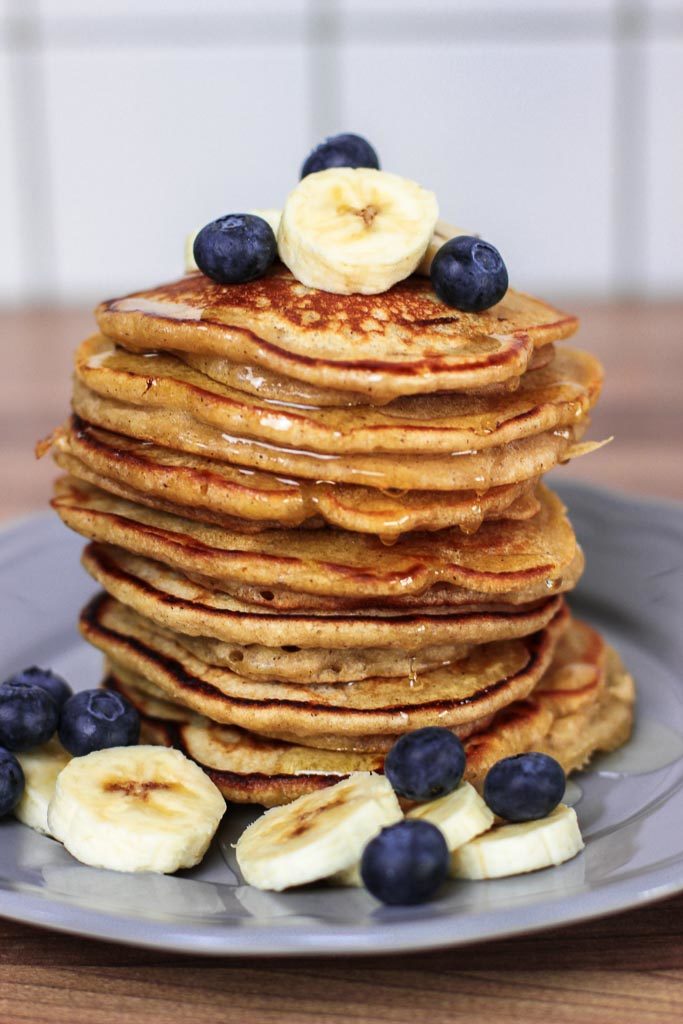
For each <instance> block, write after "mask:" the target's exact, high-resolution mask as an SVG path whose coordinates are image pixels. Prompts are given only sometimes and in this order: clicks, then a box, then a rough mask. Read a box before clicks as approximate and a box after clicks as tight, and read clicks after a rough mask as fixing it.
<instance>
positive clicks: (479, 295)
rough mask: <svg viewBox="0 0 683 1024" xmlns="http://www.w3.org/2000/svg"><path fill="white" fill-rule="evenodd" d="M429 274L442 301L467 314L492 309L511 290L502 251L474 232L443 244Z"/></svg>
mask: <svg viewBox="0 0 683 1024" xmlns="http://www.w3.org/2000/svg"><path fill="white" fill-rule="evenodd" d="M429 276H430V278H431V281H432V287H433V288H434V291H435V292H436V294H437V295H438V296H439V298H440V299H441V301H442V302H445V303H446V305H448V306H453V308H454V309H460V310H462V311H463V313H481V311H482V310H484V309H490V307H491V306H495V304H496V303H497V302H500V300H501V299H502V298H503V296H504V295H505V292H506V291H507V289H508V272H507V269H506V267H505V264H504V263H503V258H502V256H501V255H500V253H499V252H498V250H497V249H495V248H494V247H493V246H492V245H489V243H488V242H483V241H482V240H481V238H473V237H472V236H471V235H458V236H456V238H451V239H450V240H449V241H448V242H446V243H445V244H444V245H442V246H441V248H440V249H439V251H438V252H437V254H436V256H435V257H434V259H433V261H432V268H431V270H430V272H429Z"/></svg>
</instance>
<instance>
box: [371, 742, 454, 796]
mask: <svg viewBox="0 0 683 1024" xmlns="http://www.w3.org/2000/svg"><path fill="white" fill-rule="evenodd" d="M464 771H465V750H464V748H463V745H462V743H461V742H460V740H459V739H458V737H457V736H455V735H454V734H453V733H452V732H451V731H450V730H449V729H441V728H439V727H438V726H435V725H430V726H427V727H426V728H425V729H415V731H414V732H408V733H406V734H405V736H401V738H400V739H398V740H397V741H396V743H394V745H393V747H392V748H391V750H390V751H389V753H388V754H387V757H386V760H385V762H384V774H385V775H386V777H387V778H388V779H389V782H390V783H391V785H392V786H393V787H394V790H395V792H396V793H398V794H399V796H404V797H407V799H408V800H422V801H424V800H435V799H436V798H437V797H439V796H445V795H446V794H447V793H451V792H452V791H453V790H454V789H455V788H456V786H458V785H459V784H460V781H461V779H462V776H463V772H464Z"/></svg>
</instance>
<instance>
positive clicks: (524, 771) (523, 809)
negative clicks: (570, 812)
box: [484, 751, 567, 821]
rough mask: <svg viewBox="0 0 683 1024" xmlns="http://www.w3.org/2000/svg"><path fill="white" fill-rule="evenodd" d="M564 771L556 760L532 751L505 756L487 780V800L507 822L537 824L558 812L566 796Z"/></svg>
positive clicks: (485, 792)
mask: <svg viewBox="0 0 683 1024" xmlns="http://www.w3.org/2000/svg"><path fill="white" fill-rule="evenodd" d="M566 781H567V780H566V777H565V774H564V769H563V768H562V765H560V764H559V763H558V762H557V761H556V760H555V758H554V757H550V756H549V755H548V754H539V753H538V752H536V751H532V752H531V753H528V754H515V755H514V757H504V758H503V760H502V761H498V762H497V763H496V764H494V766H493V768H491V769H490V770H489V772H488V775H487V776H486V779H485V781H484V800H485V801H486V803H487V804H488V805H489V807H490V808H491V810H492V811H493V813H494V814H497V815H498V816H499V817H501V818H505V819H506V821H534V820H535V819H536V818H545V817H547V815H548V814H550V813H551V812H552V811H554V810H555V808H556V807H557V805H558V804H559V803H560V801H561V800H562V797H563V796H564V789H565V785H566Z"/></svg>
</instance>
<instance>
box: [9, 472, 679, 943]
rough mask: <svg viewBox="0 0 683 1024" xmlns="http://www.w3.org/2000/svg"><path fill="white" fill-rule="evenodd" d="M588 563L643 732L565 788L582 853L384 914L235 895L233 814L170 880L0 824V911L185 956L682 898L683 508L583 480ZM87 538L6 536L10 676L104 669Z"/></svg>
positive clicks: (355, 897) (469, 932) (515, 922)
mask: <svg viewBox="0 0 683 1024" xmlns="http://www.w3.org/2000/svg"><path fill="white" fill-rule="evenodd" d="M560 490H561V493H562V495H563V497H564V499H565V500H566V501H567V504H568V505H569V507H570V511H571V515H572V519H573V521H574V524H575V526H576V531H577V534H578V535H579V539H580V540H581V543H582V544H583V546H584V549H585V552H586V556H587V570H586V574H585V576H584V579H583V581H582V583H581V586H580V587H579V589H578V590H577V592H576V594H575V595H574V597H573V601H572V603H573V606H574V608H575V609H576V611H577V613H578V614H580V615H583V616H584V617H585V618H587V619H588V620H589V621H590V622H592V623H594V624H595V625H596V626H598V627H599V628H600V629H602V630H604V632H605V633H606V635H607V636H608V638H609V639H610V640H611V641H612V642H613V643H614V644H615V645H616V646H617V648H618V649H619V651H620V652H621V654H622V655H623V657H624V658H625V660H626V662H627V664H628V665H629V667H630V668H631V669H632V671H633V672H634V674H635V676H636V679H637V683H638V691H639V698H640V703H639V710H638V715H637V728H636V732H635V736H634V738H633V739H632V741H631V742H630V743H629V744H628V746H627V747H625V748H624V749H623V750H622V751H619V752H617V753H616V754H613V755H609V756H607V757H601V758H599V759H596V760H595V762H594V763H593V765H592V766H591V770H590V771H587V772H583V773H581V774H579V775H577V776H575V779H574V781H573V782H571V783H570V785H569V789H568V798H569V799H573V800H574V801H575V802H576V807H577V812H578V815H579V819H580V822H581V828H582V830H583V834H584V837H585V838H586V842H587V845H586V850H585V852H584V853H583V854H581V855H580V856H579V857H577V858H575V859H574V860H573V861H570V862H569V863H567V864H565V865H563V866H562V867H560V868H555V869H549V870H546V871H541V872H538V873H536V874H534V875H526V876H521V877H518V878H512V879H505V880H499V881H491V882H461V883H454V882H452V883H449V884H448V885H447V886H446V887H445V889H444V891H443V893H442V895H440V897H439V898H438V899H436V900H434V901H433V902H431V903H429V904H426V905H423V906H420V907H413V908H407V909H403V908H383V907H380V906H378V904H377V903H376V902H375V901H374V900H373V899H372V898H371V897H370V896H368V895H367V894H366V893H365V892H364V891H360V890H348V889H332V888H327V887H325V886H323V885H320V886H317V887H310V888H307V889H303V890H299V891H293V892H290V893H285V894H281V895H276V894H272V893H263V892H259V891H257V890H256V889H252V888H250V887H248V886H245V885H242V884H241V882H240V879H239V877H238V875H237V873H236V869H235V863H234V858H233V856H232V851H231V848H230V844H231V842H234V841H235V839H236V838H237V836H238V835H239V833H240V831H241V829H242V827H243V826H244V824H245V823H246V822H247V821H248V820H250V818H251V816H252V815H251V814H250V812H249V810H247V809H230V810H229V811H228V814H227V816H226V821H225V823H224V826H223V828H222V831H221V833H220V835H219V837H218V838H217V840H216V842H215V843H214V846H213V848H212V850H211V851H210V853H209V855H208V857H207V858H206V860H205V861H204V863H203V864H202V866H201V868H199V869H197V870H195V871H192V872H187V873H185V874H180V875H176V876H174V877H165V876H158V875H125V874H117V873H115V872H108V871H99V870H95V869H93V868H88V867H84V866H82V865H80V864H78V863H77V862H76V861H74V860H73V859H72V858H71V857H70V856H69V854H67V853H66V851H65V850H64V849H63V848H62V847H61V846H60V845H59V844H58V843H56V842H54V841H52V840H50V839H46V838H44V837H42V836H39V835H37V834H36V833H34V832H32V831H31V830H30V829H28V828H26V827H25V826H23V825H20V824H18V823H16V822H14V821H7V820H6V821H4V822H1V823H0V914H1V915H4V916H6V917H12V918H16V919H17V920H21V921H26V922H30V923H31V924H38V925H44V926H46V927H49V928H56V929H59V930H62V931H68V932H76V933H79V934H83V935H89V936H97V937H100V938H107V939H112V940H115V941H120V942H129V943H135V944H138V945H144V946H153V947H158V948H163V949H171V950H178V951H185V952H192V953H218V954H222V953H230V954H251V955H261V954H269V955H273V954H275V955H277V954H280V955H288V954H295V953H307V954H329V953H342V952H343V953H379V952H391V951H394V950H396V951H398V950H403V951H405V950H412V949H424V948H428V947H436V946H447V945H456V944H459V943H465V942H474V941H478V940H482V939H491V938H498V937H500V936H503V935H511V934H515V933H519V932H526V931H530V930H532V929H536V928H543V927H546V926H550V925H557V924H568V923H570V922H573V921H578V920H581V919H584V918H588V917H594V916H597V915H600V914H607V913H609V912H611V911H615V910H622V909H625V908H627V907H633V906H636V905H637V904H640V903H645V902H648V901H651V900H654V899H658V898H660V897H662V896H666V895H667V894H671V893H674V892H678V891H680V890H683V827H682V826H681V821H683V686H682V685H681V671H680V670H681V664H682V663H683V658H682V657H681V655H682V653H683V650H682V649H683V641H682V635H683V629H682V628H681V623H682V622H683V569H682V565H681V559H682V555H681V552H682V551H683V512H682V509H681V507H680V506H677V505H673V504H670V505H665V504H654V503H649V502H644V501H634V500H627V499H625V498H622V497H618V496H616V495H612V494H608V493H606V492H603V491H597V490H594V489H592V488H588V487H581V486H577V485H570V486H564V487H562V488H560ZM81 546H82V542H81V540H80V539H79V538H78V537H76V536H74V535H72V534H70V533H68V532H67V531H66V530H65V529H64V528H63V527H62V526H61V525H60V524H59V523H58V521H57V519H56V517H47V516H45V517H42V516H41V517H39V518H35V519H32V520H28V521H25V522H23V523H20V524H18V525H16V526H14V527H11V528H10V529H8V530H7V531H5V532H4V533H3V534H1V535H0V578H1V581H2V585H1V587H0V594H1V597H0V607H1V609H2V610H1V612H0V635H1V637H2V644H1V646H0V651H1V652H2V662H1V665H0V670H1V672H2V677H3V678H4V677H5V676H6V675H8V674H9V673H10V672H12V671H14V670H17V669H20V668H23V667H25V666H26V665H30V664H42V665H49V666H52V667H53V668H54V669H55V670H56V671H58V672H61V673H63V674H64V675H65V676H66V677H67V678H69V679H70V680H72V681H73V683H74V684H75V685H76V686H93V685H95V684H96V683H97V682H98V681H99V677H100V658H99V655H98V654H96V653H95V652H94V651H92V650H90V649H89V648H88V647H87V646H86V645H85V644H84V643H83V642H82V641H80V640H79V638H78V635H77V632H76V626H75V620H76V613H77V610H78V609H79V608H80V606H81V604H82V603H83V602H84V601H85V599H86V598H87V597H88V595H89V594H90V593H91V592H92V589H93V585H92V581H91V580H90V579H89V578H87V577H86V576H85V574H84V573H83V572H82V570H81V569H80V568H79V565H78V556H79V551H80V548H81Z"/></svg>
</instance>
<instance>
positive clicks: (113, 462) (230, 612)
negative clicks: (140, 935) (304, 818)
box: [52, 170, 633, 806]
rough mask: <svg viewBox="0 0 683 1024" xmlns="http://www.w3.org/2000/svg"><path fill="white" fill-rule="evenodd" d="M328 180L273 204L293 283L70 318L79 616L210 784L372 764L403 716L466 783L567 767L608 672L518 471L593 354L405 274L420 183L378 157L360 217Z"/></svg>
mask: <svg viewBox="0 0 683 1024" xmlns="http://www.w3.org/2000/svg"><path fill="white" fill-rule="evenodd" d="M325 173H326V175H327V177H326V179H325V180H326V181H328V182H329V183H330V188H331V189H333V190H334V191H333V192H331V193H330V197H329V202H328V203H327V205H325V202H324V201H322V200H321V197H320V195H317V196H316V197H313V198H311V197H309V199H310V201H309V202H299V201H297V202H288V204H287V206H286V207H285V210H284V212H283V215H282V218H281V219H280V220H279V231H278V242H279V245H280V252H281V255H282V256H283V259H284V260H285V262H286V263H287V265H288V267H292V268H294V270H295V272H296V274H297V276H294V274H293V273H292V271H291V270H290V269H287V267H285V266H284V265H283V264H276V265H275V267H274V268H272V269H271V271H269V272H268V273H267V274H266V276H265V277H263V278H261V279H259V280H256V281H252V282H250V283H248V284H239V285H220V284H216V283H214V282H213V281H211V280H209V279H208V278H207V277H205V276H203V275H202V274H200V273H198V272H193V273H190V274H189V275H187V276H185V277H184V278H182V279H181V280H179V281H174V282H172V283H170V284H167V285H162V286H160V287H158V288H153V289H151V290H148V291H142V292H138V293H136V294H133V295H129V296H126V297H124V298H119V299H115V300H112V301H109V302H105V303H104V304H102V305H101V306H100V307H99V308H98V309H97V312H96V316H97V323H98V333H96V334H94V335H93V336H92V337H90V338H88V339H87V340H86V341H84V342H83V343H82V344H81V346H80V348H79V349H78V351H77V353H76V361H75V379H74V391H73V402H72V409H73V414H72V416H71V418H70V419H69V421H68V422H67V423H65V424H64V426H63V427H62V428H60V429H59V430H58V431H56V432H55V435H54V437H53V439H52V446H53V453H54V458H55V460H56V462H57V464H58V465H59V466H60V468H61V469H62V470H64V473H65V475H64V476H63V477H62V478H61V479H60V480H59V481H58V483H57V487H56V494H55V498H54V501H53V505H54V507H55V509H56V510H57V512H58V513H59V515H60V516H61V518H62V519H63V520H64V522H65V523H66V524H67V525H68V526H69V527H71V528H72V529H74V530H76V531H77V532H78V533H80V534H82V535H83V536H84V537H86V538H88V540H89V542H90V543H89V545H88V547H87V548H86V550H85V553H84V556H83V563H84V565H85V568H86V569H87V571H88V572H89V573H90V574H91V575H92V576H93V577H94V578H95V579H96V580H97V581H98V583H99V584H100V585H101V587H102V588H103V589H102V592H101V593H100V594H99V595H98V596H97V597H95V599H94V600H93V601H92V602H91V603H90V604H89V605H88V607H87V608H86V609H84V611H83V613H82V618H81V629H82V632H83V635H84V636H85V637H86V639H87V640H88V641H89V642H90V643H92V644H94V645H95V646H96V647H98V648H100V649H101V650H102V651H103V652H104V654H105V656H106V660H107V679H106V683H107V685H108V686H110V687H114V688H116V689H118V690H119V691H121V692H122V693H124V694H125V695H126V696H127V697H128V698H129V699H130V700H131V701H132V702H133V703H134V704H135V705H136V706H137V708H138V709H139V710H140V712H141V715H142V717H143V721H144V737H145V739H146V741H147V742H150V741H151V742H155V743H164V744H169V745H174V746H176V747H178V748H180V749H181V750H183V751H184V752H185V753H186V754H187V755H188V756H190V757H191V758H193V759H194V760H195V761H196V762H197V763H199V764H200V765H201V766H202V767H203V768H204V769H205V770H206V772H207V773H208V774H209V775H210V777H211V778H212V779H213V780H214V781H215V783H216V784H217V786H218V787H219V788H220V790H221V791H222V793H223V794H224V795H225V796H226V797H227V798H228V799H229V800H233V801H241V802H256V803H260V804H262V805H264V806H275V805H279V804H283V803H287V802H288V801H291V800H293V799H295V798H297V797H299V796H301V795H303V794H306V793H311V792H312V791H315V790H318V789H322V788H324V787H326V786H328V785H330V784H333V783H336V782H339V781H340V780H341V779H343V778H345V777H347V776H348V775H349V774H351V773H353V772H373V773H376V772H381V770H382V765H383V759H384V755H385V753H386V751H387V750H388V749H389V748H390V747H391V745H392V743H393V742H394V741H395V739H396V738H397V737H398V736H400V735H401V734H403V733H405V732H407V731H410V730H412V729H415V728H417V727H420V726H424V725H440V726H444V727H446V728H449V729H452V730H453V731H454V732H455V733H457V735H459V736H460V737H461V738H462V739H463V742H464V743H465V746H466V748H467V755H468V759H467V765H468V767H467V774H466V779H467V780H468V781H469V782H470V783H471V784H472V785H474V787H480V786H481V784H482V782H483V778H484V776H485V774H486V771H487V769H488V767H490V765H491V764H493V763H494V762H495V761H497V760H498V759H499V758H501V757H503V756H506V755H509V754H513V753H516V752H520V751H525V750H529V749H534V750H542V751H547V752H549V753H551V754H553V756H555V757H556V758H558V760H559V761H560V762H561V763H562V764H563V766H564V767H565V768H566V769H567V770H568V771H569V770H572V769H574V768H577V767H580V766H582V765H584V764H585V763H586V761H587V760H588V759H589V758H590V756H591V754H592V753H593V752H594V751H596V750H607V749H611V748H613V747H615V746H617V745H619V744H621V743H622V742H624V741H625V739H626V738H627V736H628V734H629V731H630V728H631V720H632V705H633V684H632V682H631V680H630V677H629V676H628V674H627V673H626V672H625V671H624V669H623V667H622V666H621V664H620V663H619V661H618V658H617V657H616V655H615V654H614V652H613V651H611V650H610V649H609V648H607V647H606V645H605V643H604V642H603V641H602V639H601V638H600V637H599V636H598V635H597V634H596V633H595V632H594V631H593V630H592V629H589V628H588V627H587V626H585V625H583V624H581V623H579V622H577V621H575V620H572V619H571V617H570V615H569V612H568V610H567V606H566V604H565V600H564V595H565V594H566V593H567V592H568V591H569V590H571V588H572V587H573V586H574V585H575V584H576V582H577V580H578V578H579V576H580V574H581V571H582V568H583V556H582V553H581V550H580V548H579V547H578V545H577V543H576V539H575V536H574V533H573V530H572V527H571V524H570V523H569V520H568V519H567V516H566V513H565V509H564V508H563V506H562V504H561V502H560V501H559V500H558V498H557V497H556V496H555V495H554V494H553V493H552V491H550V490H549V489H548V488H547V487H546V486H544V485H543V484H542V483H541V482H540V478H541V476H542V475H543V474H544V473H546V472H547V471H548V470H550V469H552V468H553V467H554V466H556V465H557V464H558V463H563V462H566V461H567V460H569V459H571V458H573V457H575V456H578V455H582V454H584V453H585V452H586V451H589V450H590V449H591V448H592V447H595V446H594V445H593V444H591V443H587V442H585V441H583V440H582V437H583V434H584V431H585V430H586V427H587V425H588V418H589V414H590V410H591V408H592V406H593V405H594V403H595V402H596V400H597V398H598V394H599V391H600V387H601V382H602V372H601V368H600V366H599V364H598V362H597V361H596V360H595V359H594V358H593V357H592V356H590V355H589V354H587V353H585V352H582V351H580V350H578V349H574V348H570V347H568V346H566V345H562V346H558V347H557V349H556V347H555V343H556V342H561V341H564V340H565V339H567V338H568V337H569V336H570V335H572V334H574V332H575V331H576V328H577V321H576V319H575V318H574V317H572V316H569V315H567V314H565V313H562V312H560V311H558V310H557V309H554V308H553V307H552V306H549V305H547V304H546V303H544V302H542V301H540V300H538V299H535V298H532V297H530V296H528V295H524V294H521V293H519V292H516V291H514V290H509V291H508V293H507V294H506V295H505V297H504V299H503V300H502V301H501V302H500V303H499V304H498V305H496V306H494V307H493V308H491V309H489V310H486V311H485V312H482V313H463V312H459V311H457V310H454V309H452V308H451V307H449V306H446V305H444V304H443V303H442V302H441V301H440V300H439V299H438V298H437V297H436V295H435V294H434V292H433V290H432V288H431V285H430V282H429V279H428V278H427V277H425V276H422V275H421V274H420V273H415V274H410V275H409V276H407V277H406V273H408V270H409V269H410V267H412V268H417V269H418V271H419V270H420V269H421V270H424V268H425V260H427V261H428V258H429V253H430V238H431V237H432V230H433V228H434V221H435V218H436V209H435V207H432V205H431V204H430V201H429V200H428V199H425V198H424V195H428V194H426V193H425V194H424V195H420V194H418V193H415V192H414V191H411V190H410V189H408V191H407V192H405V190H402V186H401V181H402V179H398V178H395V176H386V177H387V178H391V181H390V182H389V183H388V184H387V186H386V187H387V189H388V192H387V193H386V194H385V193H383V192H382V187H380V185H377V187H376V190H375V192H373V194H372V196H370V197H365V199H363V202H365V204H366V205H365V206H364V207H363V210H362V211H361V213H363V217H364V231H363V233H361V234H360V235H359V233H358V231H356V229H355V227H354V223H356V222H357V218H356V222H354V223H351V224H350V223H349V216H350V215H349V213H348V209H349V208H350V206H349V204H350V205H353V203H352V199H353V202H354V203H356V205H358V203H359V202H361V199H357V198H353V197H351V198H349V196H348V188H347V183H346V180H345V172H344V171H343V170H340V171H339V172H338V180H337V175H336V174H335V173H333V172H330V171H328V172H325ZM311 177H312V178H317V177H318V176H317V175H312V176H311ZM307 181H308V179H304V182H302V183H301V185H300V186H299V189H301V188H306V189H307V188H309V185H306V182H307ZM406 184H407V185H411V183H406ZM345 189H347V191H345ZM404 192H405V194H404ZM340 196H342V197H346V198H345V199H344V202H343V203H342V201H341V199H340V198H339V197H340ZM335 197H336V198H335ZM324 198H325V197H324V196H323V200H324ZM361 198H362V197H361ZM314 200H315V201H314ZM347 200H348V202H347ZM316 204H318V205H316ZM344 204H346V205H344ZM356 212H357V211H356ZM273 217H274V218H276V219H277V214H273ZM439 231H441V232H442V234H441V235H438V232H439ZM404 235H405V238H404V237H403V236H404ZM442 235H443V227H441V228H439V227H437V236H438V237H436V238H435V240H434V241H433V243H432V248H433V247H434V246H436V245H437V244H440V242H441V241H442ZM368 236H369V237H368ZM401 239H403V242H401ZM399 243H401V244H399ZM406 252H409V253H410V259H409V261H408V263H406V262H405V253H406ZM392 254H395V256H394V257H392ZM420 261H422V263H421V264H420ZM408 264H409V267H408ZM407 267H408V270H407ZM369 268H372V275H373V276H372V278H371V287H370V289H369V290H370V291H371V292H372V294H364V293H363V292H364V291H365V289H364V288H363V282H364V281H368V280H369V277H368V275H369V274H370V269H369ZM304 279H305V281H306V283H303V281H304ZM381 287H384V288H385V289H386V290H383V291H379V290H378V289H379V288H381Z"/></svg>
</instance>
